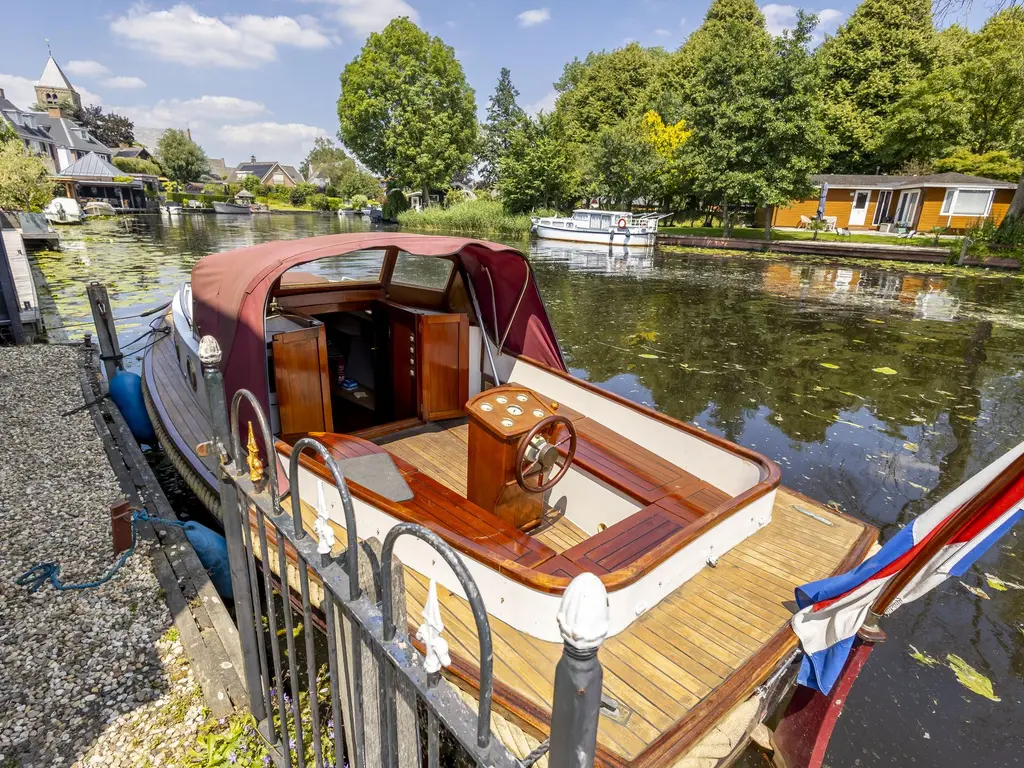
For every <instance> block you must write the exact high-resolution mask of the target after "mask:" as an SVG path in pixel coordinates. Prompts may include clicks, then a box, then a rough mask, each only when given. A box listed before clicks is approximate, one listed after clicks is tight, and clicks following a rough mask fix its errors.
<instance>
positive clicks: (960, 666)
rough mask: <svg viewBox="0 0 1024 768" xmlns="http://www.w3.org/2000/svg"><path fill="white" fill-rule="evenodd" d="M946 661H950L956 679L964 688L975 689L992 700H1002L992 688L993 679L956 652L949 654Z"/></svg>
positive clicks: (974, 690) (980, 694)
mask: <svg viewBox="0 0 1024 768" xmlns="http://www.w3.org/2000/svg"><path fill="white" fill-rule="evenodd" d="M946 661H947V662H948V663H949V668H950V669H952V670H953V672H954V674H956V679H957V680H959V681H960V684H961V685H963V686H964V688H966V689H967V690H969V691H973V692H974V693H976V694H978V695H979V696H984V697H985V698H986V699H989V700H990V701H1002V699H1000V698H999V697H998V696H996V694H995V691H994V690H992V681H991V680H989V679H988V678H987V677H985V676H984V675H983V674H981V672H979V671H978V670H976V669H975V668H974V667H972V666H971V665H970V664H968V663H967V662H966V661H964V660H963V659H961V658H960V657H959V656H957V655H956V654H955V653H950V654H947V655H946Z"/></svg>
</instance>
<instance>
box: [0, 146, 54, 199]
mask: <svg viewBox="0 0 1024 768" xmlns="http://www.w3.org/2000/svg"><path fill="white" fill-rule="evenodd" d="M51 199H53V182H51V181H50V178H49V173H48V172H47V170H46V166H45V165H44V164H43V161H42V160H40V159H39V158H38V157H36V156H35V155H31V154H29V153H28V152H27V151H25V148H24V147H23V146H22V144H21V142H20V141H3V142H0V208H6V209H8V210H12V209H13V210H21V211H37V210H39V209H40V208H41V207H42V206H44V205H46V203H48V202H49V201H50V200H51Z"/></svg>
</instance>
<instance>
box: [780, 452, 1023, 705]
mask: <svg viewBox="0 0 1024 768" xmlns="http://www.w3.org/2000/svg"><path fill="white" fill-rule="evenodd" d="M993 492H994V493H993ZM985 499H987V501H985V502H984V503H979V502H981V501H983V500H985ZM1022 504H1024V443H1021V444H1020V445H1018V446H1017V447H1016V448H1014V449H1013V450H1012V451H1010V452H1009V453H1007V454H1006V455H1004V456H1002V457H1000V458H999V459H997V460H996V461H995V462H993V463H992V464H990V465H989V466H987V467H985V469H983V470H982V471H981V472H979V473H978V474H976V475H974V477H972V478H970V479H969V480H967V482H965V483H964V484H963V485H961V486H960V487H959V488H957V489H956V490H955V491H953V492H952V493H950V494H949V495H948V496H946V497H945V498H944V499H942V500H941V501H939V502H938V503H937V504H935V506H933V507H931V508H930V509H928V510H927V511H926V512H924V513H922V514H921V515H919V516H918V517H916V518H914V520H913V522H912V523H910V525H908V526H906V527H905V528H903V530H901V531H900V532H899V533H897V534H896V535H895V536H893V537H892V538H891V539H890V540H889V541H888V542H887V543H886V544H885V546H884V547H882V548H881V549H880V550H879V551H878V552H877V553H875V555H874V556H872V557H870V558H868V559H867V560H865V561H864V562H863V563H861V564H860V565H859V566H858V567H857V568H855V569H853V570H852V571H849V572H848V573H844V574H841V575H839V576H833V577H831V578H827V579H822V580H820V581H815V582H811V583H810V584H805V585H804V586H802V587H798V588H797V590H796V602H797V605H798V606H799V608H800V609H801V610H800V611H799V612H798V613H797V614H796V615H795V616H794V617H793V631H794V632H795V633H796V635H797V637H799V638H800V642H801V644H802V646H803V650H804V657H803V662H802V663H801V666H800V674H799V677H798V681H799V682H800V683H801V684H802V685H806V686H809V687H811V688H816V689H817V690H819V691H821V692H822V693H825V694H827V693H828V692H829V691H830V690H831V689H832V686H833V685H834V684H835V682H836V680H837V679H838V678H839V675H840V673H841V672H842V670H843V666H844V664H845V663H846V658H847V656H848V655H849V653H850V648H851V647H852V646H853V641H854V639H855V638H856V636H857V631H858V630H859V629H860V627H861V625H862V624H863V623H864V620H865V619H866V618H867V616H868V611H869V609H871V607H872V605H873V604H874V603H875V600H876V599H877V598H878V596H879V595H880V594H881V593H882V591H883V590H884V588H885V586H886V584H888V583H889V581H890V580H891V579H893V578H894V577H895V576H896V575H897V574H898V573H899V572H900V571H902V570H903V569H904V568H906V567H907V566H908V565H910V564H911V563H912V562H914V561H915V558H917V557H919V556H921V554H922V550H923V549H925V547H926V545H927V544H928V543H929V541H930V540H931V539H932V538H934V537H935V536H936V534H939V535H941V536H942V537H943V538H945V536H947V535H949V534H950V530H949V525H946V526H944V525H943V524H944V523H946V522H947V520H949V521H955V522H956V526H955V528H954V529H953V530H952V535H951V536H950V537H949V539H948V540H947V541H946V543H945V544H944V545H943V546H942V547H941V548H940V549H939V550H938V551H937V552H936V553H935V554H934V555H933V556H932V557H931V558H929V559H928V561H927V562H926V563H924V565H923V567H921V569H920V570H919V571H918V572H917V573H916V574H915V575H914V576H913V577H912V578H911V579H910V581H909V582H908V583H907V584H906V585H905V586H904V587H903V589H901V590H900V592H899V594H898V595H896V597H895V599H894V600H893V601H892V603H890V605H889V606H888V608H887V609H886V610H885V614H886V615H888V614H890V613H892V611H894V610H896V609H897V608H899V607H900V606H901V605H903V604H904V603H909V602H910V601H912V600H916V599H917V598H919V597H921V596H922V595H924V594H926V593H927V592H929V591H930V590H932V589H934V588H935V587H937V586H938V585H939V584H941V583H942V582H943V581H945V580H946V579H947V578H948V577H950V576H961V575H963V573H964V572H965V571H966V570H967V569H968V568H970V567H971V565H973V564H974V562H975V561H976V560H977V559H978V558H979V557H981V555H982V554H983V553H984V552H985V550H987V549H988V548H989V547H991V546H992V544H994V543H995V542H996V541H997V540H998V539H999V537H1000V536H1002V535H1003V534H1004V533H1006V532H1007V531H1008V530H1009V529H1010V528H1012V527H1013V525H1014V523H1016V522H1017V521H1018V520H1020V519H1021V517H1022V516H1024V507H1022ZM968 505H970V506H971V507H977V509H975V510H974V511H973V512H971V513H970V514H967V516H966V518H965V519H962V520H955V518H956V517H957V513H958V512H959V511H960V510H961V509H962V508H963V509H965V512H966V509H967V506H968ZM951 524H952V523H951ZM944 527H945V529H946V530H945V531H942V530H941V529H943V528H944ZM929 549H930V547H929Z"/></svg>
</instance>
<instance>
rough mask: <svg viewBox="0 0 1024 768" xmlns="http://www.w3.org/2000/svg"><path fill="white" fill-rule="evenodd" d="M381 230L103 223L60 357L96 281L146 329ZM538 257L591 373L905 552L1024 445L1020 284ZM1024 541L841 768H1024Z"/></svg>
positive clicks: (298, 220) (998, 556)
mask: <svg viewBox="0 0 1024 768" xmlns="http://www.w3.org/2000/svg"><path fill="white" fill-rule="evenodd" d="M366 227H367V225H366V224H364V223H363V220H362V219H359V218H356V219H355V220H354V221H353V220H352V218H349V219H339V218H338V217H334V216H330V217H329V216H303V215H295V216H262V217H254V218H242V217H239V218H233V217H213V216H186V217H182V218H180V219H173V220H168V219H163V220H161V218H160V217H158V216H149V217H137V218H121V219H114V220H105V221H91V222H88V223H86V224H85V225H83V226H81V227H75V228H62V229H61V246H62V250H61V251H60V252H44V253H40V254H37V255H36V256H35V257H34V263H33V265H34V269H35V271H36V277H37V282H38V284H39V287H40V299H41V302H42V304H43V307H44V312H45V316H46V321H47V325H48V326H49V327H50V328H51V329H53V330H52V331H51V338H52V339H54V340H73V339H77V338H80V337H81V335H82V333H83V331H84V330H85V329H87V328H88V325H87V324H86V323H87V321H88V319H89V308H88V303H87V300H86V292H85V287H86V284H87V283H88V282H89V281H91V280H98V281H102V282H104V283H106V284H107V286H108V288H109V291H110V297H111V302H112V305H113V307H114V311H115V314H116V315H118V316H120V317H124V316H128V315H134V314H137V313H138V312H140V311H142V310H144V309H148V308H152V307H157V306H159V305H160V304H162V303H163V302H165V301H167V300H168V299H169V298H170V297H171V295H172V294H173V292H174V290H175V289H176V288H177V287H178V286H179V285H180V284H181V283H182V281H184V280H186V279H187V278H188V275H189V272H190V270H191V268H192V266H193V265H194V264H195V262H196V261H197V260H198V259H199V258H201V257H202V256H204V255H206V254H208V253H212V252H216V251H221V250H226V249H230V248H237V247H241V246H246V245H252V244H255V243H260V242H265V241H267V240H274V239H286V238H296V237H306V236H311V235H315V234H324V233H330V232H340V231H345V230H347V229H350V228H355V229H360V228H366ZM517 246H518V247H520V248H522V249H529V253H530V258H531V261H532V263H533V266H534V269H535V271H536V275H537V279H538V282H539V284H540V289H541V292H542V294H543V296H544V300H545V302H546V304H547V308H548V312H549V314H550V316H551V320H552V322H553V324H554V327H555V331H556V333H557V335H558V338H559V342H560V343H561V345H562V349H563V351H564V352H565V356H566V360H567V362H568V364H569V366H570V367H571V369H572V370H573V372H574V373H576V374H577V375H580V376H583V377H585V378H587V379H589V380H591V381H593V382H595V383H596V384H598V385H600V386H601V387H605V388H607V389H609V390H612V391H614V392H616V393H618V394H620V395H624V396H625V397H628V398H630V399H632V400H635V401H637V402H640V403H644V404H646V405H650V406H652V407H654V408H657V409H658V410H661V411H663V412H665V413H667V414H669V415H671V416H674V417H676V418H678V419H682V420H684V421H687V422H691V423H693V424H696V425H698V426H699V427H701V428H703V429H706V430H708V431H709V432H712V433H715V434H718V435H723V436H725V437H727V438H728V439H730V440H733V441H736V442H738V443H740V444H742V445H746V446H748V447H750V448H754V449H756V450H758V451H761V452H762V453H765V454H767V455H768V456H770V457H771V458H773V459H774V460H775V461H777V462H778V463H779V465H780V466H781V467H782V471H783V482H784V483H785V484H786V485H788V486H791V487H793V488H795V489H797V490H798V491H801V492H803V493H805V494H807V495H809V496H812V497H814V498H816V499H819V500H821V501H822V502H826V503H829V504H831V505H833V506H835V507H837V508H839V509H841V510H843V511H844V512H846V513H848V514H851V515H854V516H856V517H858V518H860V519H862V520H867V521H869V522H871V523H873V524H875V525H877V526H878V527H879V528H880V529H881V531H882V537H883V540H884V539H887V538H888V537H890V536H892V535H893V534H894V533H895V532H896V531H897V530H898V529H899V528H900V527H902V526H904V525H906V524H907V523H908V522H909V521H910V520H911V519H913V517H914V516H915V515H917V514H918V513H920V512H921V511H922V510H924V509H925V508H927V506H928V505H930V504H932V503H934V502H935V501H937V500H938V499H939V498H941V497H942V496H943V495H945V494H946V493H948V492H949V491H950V490H952V489H953V488H955V487H956V486H957V485H959V484H960V483H961V482H962V481H963V480H964V479H965V478H966V477H968V476H969V475H971V474H972V473H974V472H975V471H977V470H978V469H979V468H981V467H982V466H984V465H985V464H987V463H988V462H990V461H992V460H993V459H994V458H995V457H997V456H998V455H1000V454H1001V453H1002V452H1004V451H1006V450H1008V449H1009V448H1011V447H1012V446H1014V445H1016V444H1017V443H1018V442H1020V441H1021V440H1022V439H1024V293H1022V290H1021V288H1022V285H1024V283H1022V280H1021V278H1020V277H1018V276H1016V275H1009V274H984V275H979V274H976V273H975V274H971V273H967V272H964V271H958V270H953V269H944V268H938V267H932V266H929V267H918V266H915V265H906V264H903V265H900V264H888V263H887V264H879V265H866V266H861V265H857V264H850V263H844V264H842V265H839V264H836V263H832V262H829V261H828V260H824V259H822V260H815V259H801V260H795V259H793V260H789V259H785V258H783V257H772V258H760V257H752V256H750V255H727V254H723V253H721V252H718V253H699V252H694V251H686V250H682V249H655V250H654V251H652V252H650V253H639V254H629V255H623V254H609V253H608V252H607V251H603V250H601V249H594V248H587V247H584V246H574V245H570V244H558V245H555V244H539V243H527V242H522V243H518V244H517ZM119 329H120V333H121V338H122V345H123V346H124V347H125V348H126V349H127V350H129V352H130V351H131V350H133V349H138V348H141V347H143V346H144V345H145V344H146V343H147V342H148V338H142V337H143V334H145V332H146V331H147V330H148V328H147V324H146V320H144V319H137V318H135V319H127V320H125V321H124V322H122V323H120V324H119ZM133 339H139V341H138V342H137V343H135V345H134V346H132V345H131V344H130V342H131V341H132V340H133ZM126 341H127V342H129V343H128V344H126V343H125V342H126ZM128 362H129V364H130V365H133V366H137V364H138V363H137V361H135V360H134V359H132V358H131V356H130V355H129V359H128ZM164 478H165V480H166V482H167V483H168V484H169V485H173V477H172V475H171V474H170V473H165V475H164ZM1022 536H1024V530H1018V531H1016V532H1015V533H1011V534H1009V535H1008V536H1007V537H1005V538H1004V540H1003V541H1001V542H1000V543H999V544H997V545H996V546H995V547H994V548H993V549H992V550H991V551H990V552H989V553H988V554H986V555H985V556H984V557H983V558H982V559H981V560H980V561H979V562H978V564H977V565H975V566H974V567H973V568H972V569H971V570H970V571H969V572H968V573H967V574H966V575H965V577H964V578H963V581H962V582H961V581H960V580H958V579H950V580H949V581H948V582H947V583H946V584H945V585H943V586H942V587H941V588H939V589H937V590H935V591H934V592H932V593H931V594H930V595H928V596H927V597H925V598H923V599H922V600H919V601H918V602H916V603H912V604H910V605H908V606H906V607H904V608H902V609H901V610H900V611H899V612H898V613H897V614H896V615H895V616H893V617H892V618H890V619H888V620H887V621H886V622H885V629H886V631H887V632H888V634H889V641H888V642H887V643H884V644H882V645H880V646H878V647H877V649H876V650H875V651H874V653H873V657H872V659H871V663H870V664H869V665H868V666H867V668H866V670H865V672H864V673H863V674H862V675H861V677H860V679H859V680H858V682H857V684H856V685H855V687H854V689H853V692H852V694H851V696H850V698H849V701H848V703H847V704H846V708H845V711H844V714H843V716H842V718H841V720H840V722H839V724H838V726H837V728H836V732H835V735H834V737H833V740H832V746H831V749H830V750H829V754H828V758H827V761H826V762H827V764H828V765H831V766H847V765H863V766H906V765H911V764H916V765H927V766H962V765H985V766H1009V765H1016V764H1018V763H1019V761H1020V755H1021V754H1022V753H1024V729H1022V728H1021V727H1020V723H1021V714H1020V707H1021V701H1022V698H1024V681H1022V677H1024V591H1022V590H1024V588H1020V587H1019V585H1024V546H1021V537H1022ZM990 577H995V578H996V579H998V580H999V581H992V580H991V578H990ZM992 584H995V585H996V586H992ZM1007 584H1009V586H1007ZM999 587H1002V589H1000V588H999ZM986 598H987V599H986ZM915 650H916V652H917V656H916V658H915V657H914V656H912V655H911V654H913V653H915ZM948 655H955V656H959V657H960V658H962V659H963V660H964V661H965V662H966V663H967V664H969V665H970V666H971V667H973V668H974V669H975V670H976V671H977V672H978V673H979V674H980V675H983V676H984V677H985V678H987V679H988V680H990V681H991V684H992V688H993V691H994V694H993V698H988V697H986V696H984V695H981V694H979V693H977V692H975V691H973V690H971V689H969V687H967V686H965V685H964V684H962V683H961V682H960V681H959V680H958V677H957V676H956V675H955V674H954V672H953V671H952V669H951V668H950V666H949V663H948V660H947V656H948ZM929 659H934V660H935V661H934V663H932V662H930V661H929ZM975 687H977V686H975ZM744 764H745V765H749V766H755V765H764V759H763V758H762V757H760V756H759V755H756V754H753V753H751V754H748V755H747V756H746V757H745V758H744Z"/></svg>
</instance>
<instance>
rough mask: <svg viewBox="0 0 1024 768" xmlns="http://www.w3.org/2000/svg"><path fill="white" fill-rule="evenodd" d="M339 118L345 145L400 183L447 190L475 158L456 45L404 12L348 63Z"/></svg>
mask: <svg viewBox="0 0 1024 768" xmlns="http://www.w3.org/2000/svg"><path fill="white" fill-rule="evenodd" d="M338 118H339V120H340V122H341V130H340V133H339V135H340V137H341V138H342V140H343V141H344V142H345V145H346V146H348V147H349V148H351V149H352V151H353V152H355V153H356V155H357V156H358V157H359V159H360V160H361V161H362V162H363V163H364V164H365V165H366V166H367V167H368V168H369V169H370V170H371V171H373V172H375V173H377V174H378V175H380V176H383V177H390V179H391V180H392V181H393V182H394V183H395V184H396V185H399V186H411V187H415V188H417V189H419V188H427V187H435V188H436V187H443V186H445V185H446V184H448V182H449V181H450V180H451V179H452V177H453V176H454V175H455V174H456V173H458V172H460V171H463V170H464V169H465V168H467V167H468V166H469V164H470V162H471V160H472V153H473V149H474V147H475V144H476V133H477V123H476V102H475V100H474V97H473V89H472V88H470V87H469V85H468V84H467V83H466V77H465V74H464V73H463V71H462V66H461V65H460V64H459V62H458V60H457V59H456V58H455V52H454V50H452V48H451V47H449V46H447V45H445V43H444V42H443V41H442V40H441V39H440V38H438V37H431V36H430V35H428V34H427V33H426V32H424V31H423V30H421V29H420V28H419V27H417V26H416V25H415V24H414V23H413V22H411V21H410V20H409V19H408V18H405V17H402V18H398V19H394V20H392V21H391V22H390V23H389V24H388V25H387V27H385V28H384V30H383V31H382V32H379V33H378V32H374V33H373V34H371V35H370V36H369V38H368V39H367V41H366V43H365V45H364V46H363V48H362V51H361V52H360V54H359V56H358V57H356V58H355V59H354V60H353V61H351V62H350V63H349V64H348V65H347V66H346V67H345V70H344V72H342V74H341V98H339V99H338Z"/></svg>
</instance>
